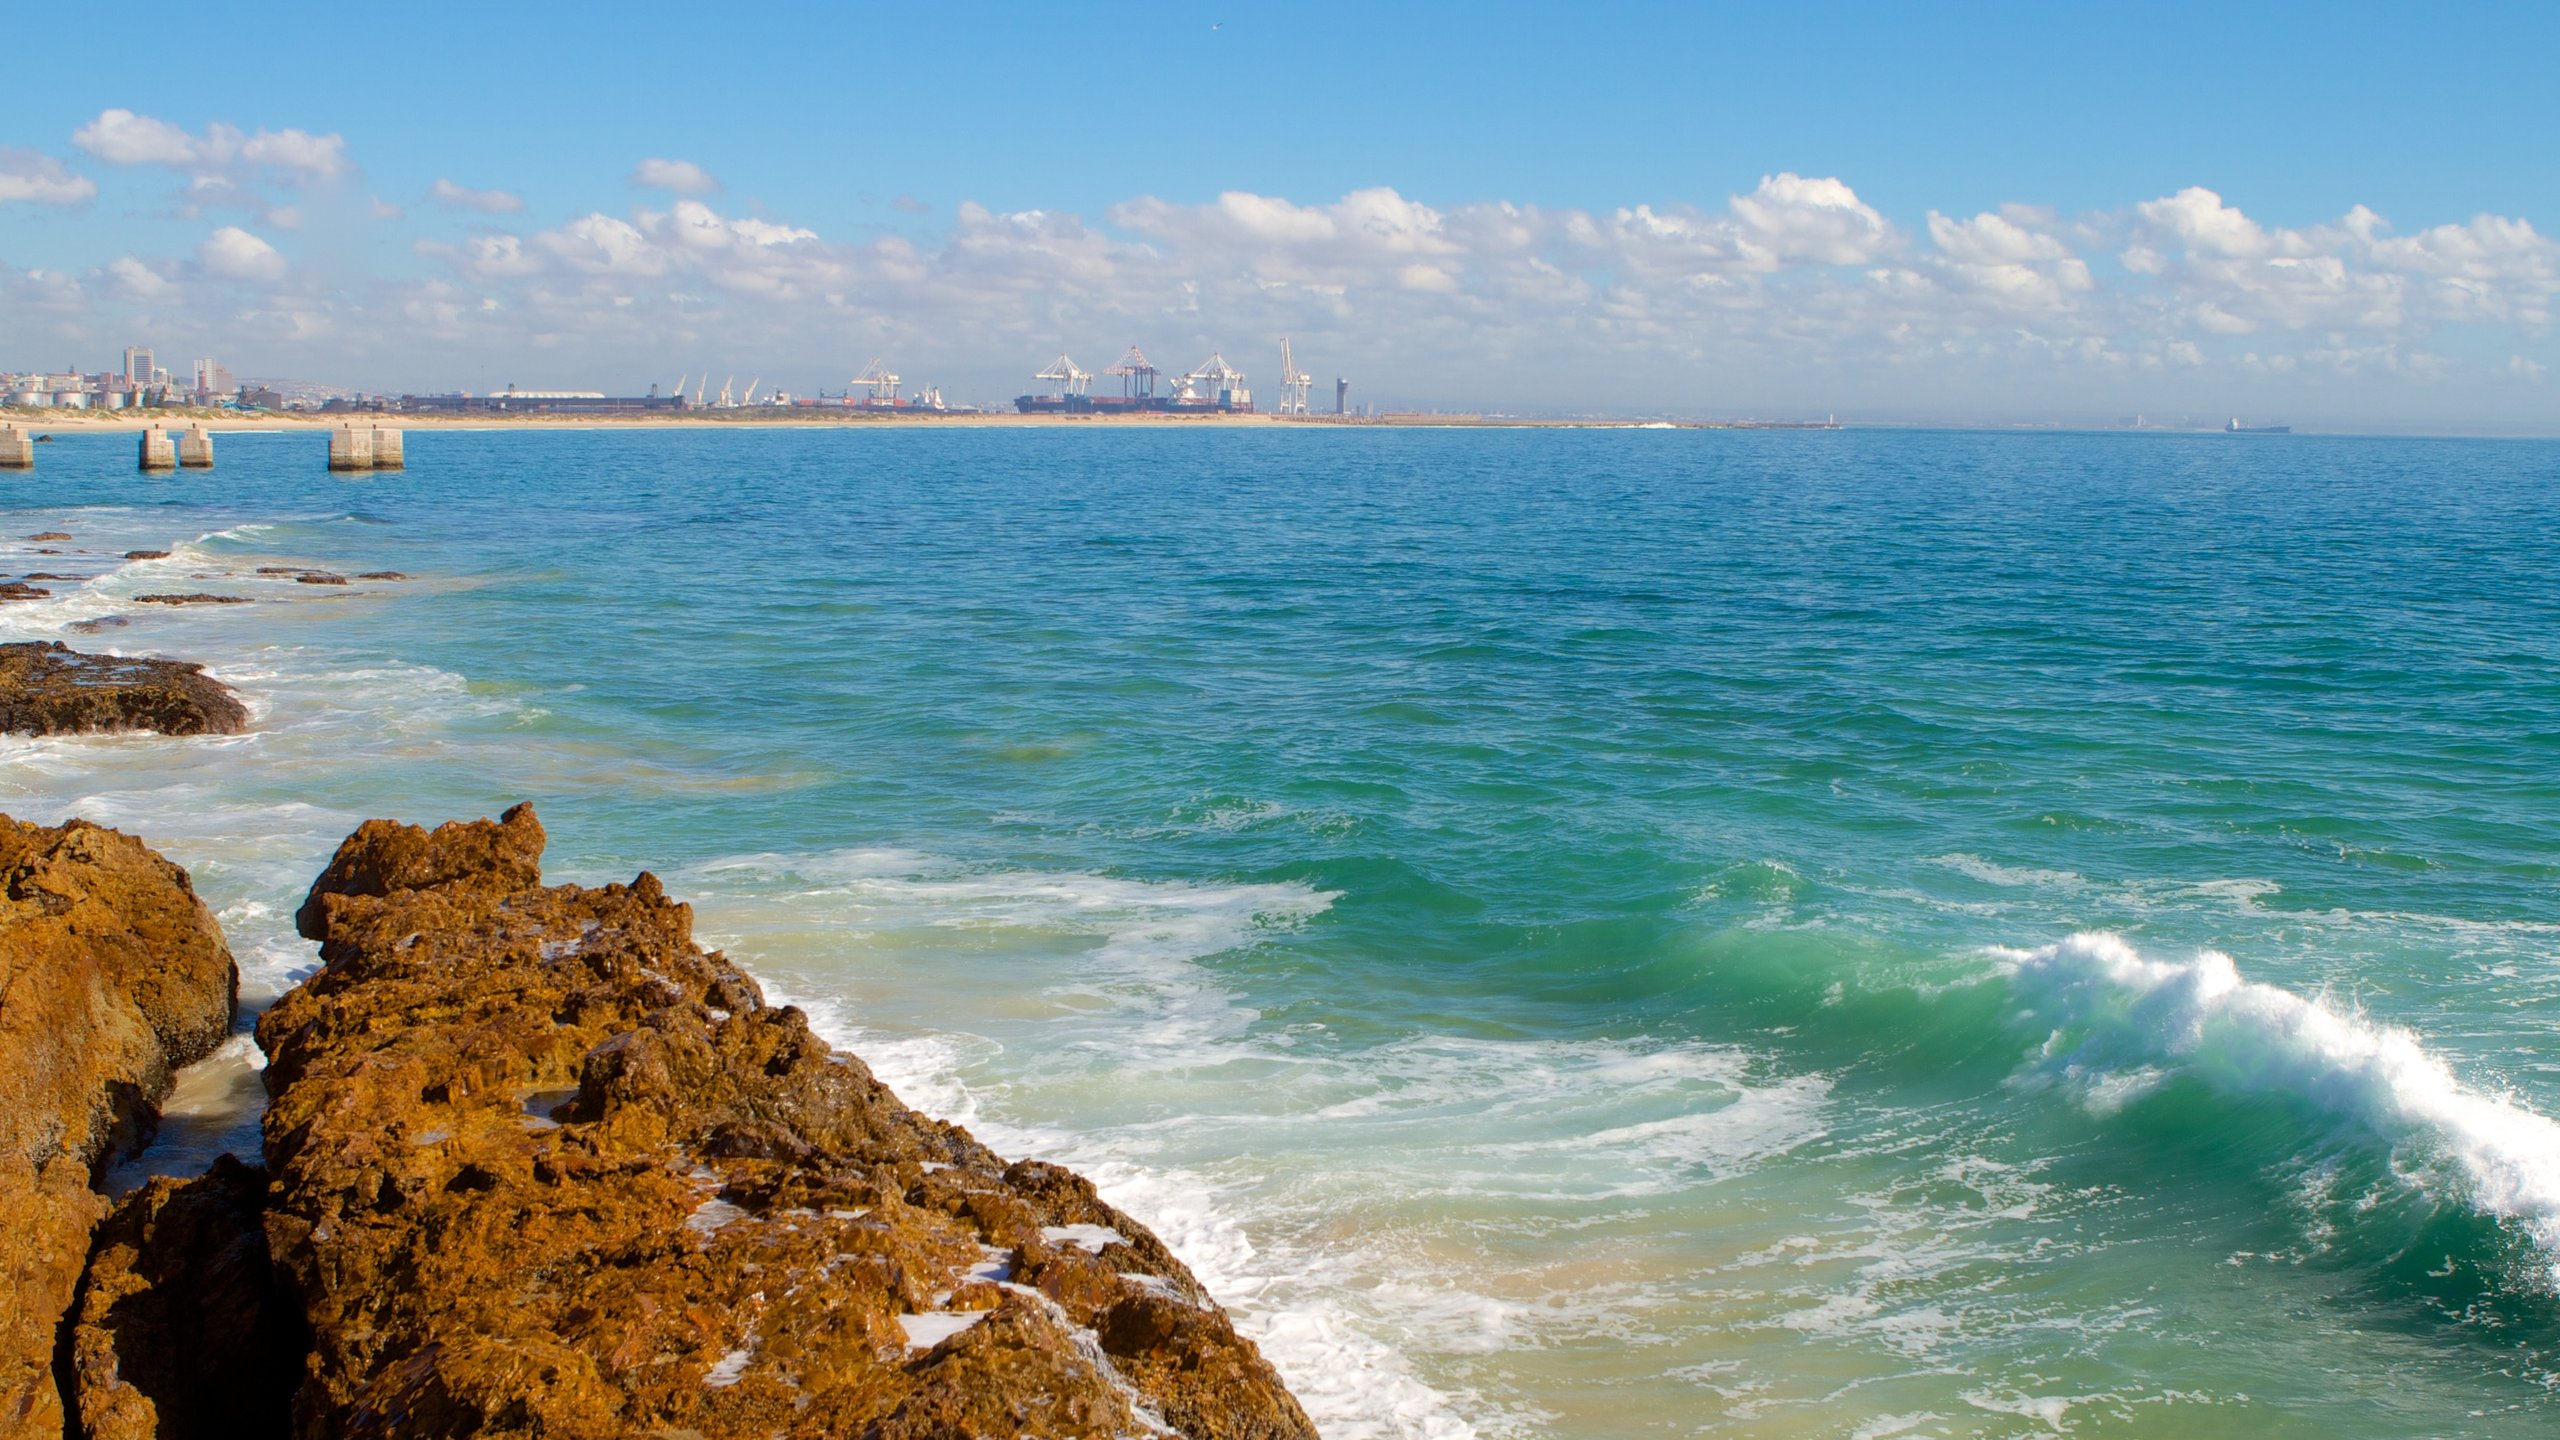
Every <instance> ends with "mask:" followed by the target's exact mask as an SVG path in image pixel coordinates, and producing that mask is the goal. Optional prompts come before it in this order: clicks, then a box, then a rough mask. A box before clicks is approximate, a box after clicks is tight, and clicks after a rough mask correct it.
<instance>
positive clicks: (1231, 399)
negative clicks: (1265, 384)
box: [1182, 352, 1253, 409]
mask: <svg viewBox="0 0 2560 1440" xmlns="http://www.w3.org/2000/svg"><path fill="white" fill-rule="evenodd" d="M1182 390H1183V394H1184V395H1185V396H1186V397H1187V398H1191V399H1198V400H1204V401H1208V402H1210V403H1213V404H1220V405H1233V406H1235V407H1236V408H1238V409H1243V408H1245V407H1246V406H1248V405H1250V404H1251V403H1252V401H1253V392H1252V391H1250V390H1247V389H1245V388H1244V372H1243V371H1241V370H1239V369H1237V368H1236V367H1234V366H1233V365H1230V364H1228V363H1227V357H1226V356H1224V355H1221V354H1216V353H1214V352H1213V353H1212V354H1211V355H1210V356H1209V358H1208V359H1206V360H1204V361H1202V362H1201V363H1200V368H1199V369H1197V370H1194V371H1192V372H1191V373H1190V374H1188V375H1185V376H1183V377H1182Z"/></svg>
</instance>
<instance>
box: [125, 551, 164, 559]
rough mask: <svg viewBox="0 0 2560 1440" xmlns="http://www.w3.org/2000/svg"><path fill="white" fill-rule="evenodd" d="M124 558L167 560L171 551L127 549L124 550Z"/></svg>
mask: <svg viewBox="0 0 2560 1440" xmlns="http://www.w3.org/2000/svg"><path fill="white" fill-rule="evenodd" d="M124 558H126V559H127V560H166V559H168V558H169V552H168V551H166V550H127V551H126V552H124Z"/></svg>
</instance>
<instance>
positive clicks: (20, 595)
mask: <svg viewBox="0 0 2560 1440" xmlns="http://www.w3.org/2000/svg"><path fill="white" fill-rule="evenodd" d="M52 593H53V592H52V591H50V590H47V589H45V588H44V587H43V586H41V585H30V584H28V583H27V582H26V581H24V580H0V604H5V603H7V602H8V601H11V600H42V599H44V598H45V597H46V596H49V595H51V594H52Z"/></svg>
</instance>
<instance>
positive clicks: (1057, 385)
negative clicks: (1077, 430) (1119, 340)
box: [1013, 345, 1253, 415]
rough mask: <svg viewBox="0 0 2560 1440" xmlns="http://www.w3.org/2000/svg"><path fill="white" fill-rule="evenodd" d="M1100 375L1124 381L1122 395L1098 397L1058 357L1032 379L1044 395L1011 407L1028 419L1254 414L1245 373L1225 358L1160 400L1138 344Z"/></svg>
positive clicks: (1080, 371)
mask: <svg viewBox="0 0 2560 1440" xmlns="http://www.w3.org/2000/svg"><path fill="white" fill-rule="evenodd" d="M1102 373H1103V374H1104V375H1107V376H1110V377H1111V378H1113V379H1116V380H1118V381H1119V382H1120V393H1119V394H1117V395H1112V394H1102V395H1096V394H1094V393H1093V388H1092V387H1093V381H1094V375H1093V372H1092V371H1090V370H1086V369H1084V368H1082V367H1080V366H1078V365H1077V364H1076V362H1075V361H1074V360H1073V359H1071V358H1069V357H1067V356H1065V355H1060V356H1059V357H1058V358H1057V359H1055V360H1052V361H1050V362H1049V364H1048V366H1047V368H1045V369H1043V370H1042V371H1041V372H1040V373H1039V374H1037V375H1034V376H1033V377H1031V378H1033V379H1035V380H1037V381H1039V382H1041V383H1042V384H1043V385H1045V386H1047V387H1048V389H1047V391H1046V393H1043V394H1034V395H1017V396H1015V397H1014V400H1013V408H1014V409H1016V410H1019V411H1021V412H1022V413H1023V414H1025V415H1133V414H1140V413H1149V412H1153V413H1171V414H1177V415H1180V414H1200V415H1207V414H1248V413H1250V412H1251V411H1252V410H1253V392H1252V391H1250V390H1248V389H1246V388H1245V384H1244V372H1243V371H1241V370H1238V369H1237V368H1236V367H1234V366H1233V365H1230V364H1228V363H1227V360H1226V357H1225V356H1224V355H1211V356H1210V357H1209V358H1208V359H1207V360H1206V361H1203V362H1202V363H1201V365H1200V368H1199V369H1197V370H1193V371H1190V372H1188V373H1186V374H1182V375H1177V376H1175V377H1174V380H1173V389H1172V390H1171V392H1169V393H1167V394H1162V395H1159V394H1157V393H1156V380H1157V378H1158V373H1159V372H1158V371H1157V370H1156V367H1155V366H1154V364H1153V363H1151V362H1150V361H1149V360H1148V359H1147V356H1146V352H1145V351H1143V350H1140V349H1139V348H1138V347H1137V346H1135V345H1132V346H1130V347H1129V353H1128V354H1126V355H1123V356H1121V357H1120V360H1119V363H1118V364H1115V365H1113V366H1111V367H1110V368H1109V369H1107V370H1104V371H1103V372H1102Z"/></svg>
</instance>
